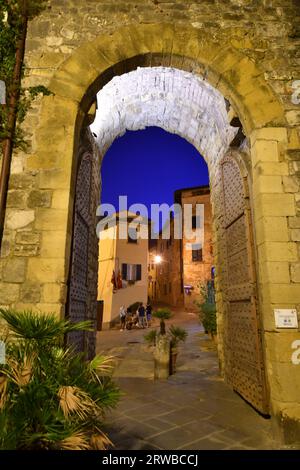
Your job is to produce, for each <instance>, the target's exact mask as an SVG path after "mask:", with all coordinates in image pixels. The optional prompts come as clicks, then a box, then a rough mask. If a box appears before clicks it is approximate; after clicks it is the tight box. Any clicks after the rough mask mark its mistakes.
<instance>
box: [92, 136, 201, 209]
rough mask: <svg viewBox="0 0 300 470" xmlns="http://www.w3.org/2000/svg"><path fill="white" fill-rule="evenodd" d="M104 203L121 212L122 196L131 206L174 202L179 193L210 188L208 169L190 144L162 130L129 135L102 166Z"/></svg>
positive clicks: (118, 141) (116, 146) (102, 200)
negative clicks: (194, 187) (180, 191)
mask: <svg viewBox="0 0 300 470" xmlns="http://www.w3.org/2000/svg"><path fill="white" fill-rule="evenodd" d="M101 175H102V197H101V202H102V203H110V204H113V205H114V206H115V208H116V210H117V211H118V207H119V205H118V197H119V195H127V196H128V206H129V205H131V204H134V203H143V204H145V205H146V206H147V208H148V210H149V216H150V205H151V204H152V203H157V204H162V203H167V204H169V205H172V204H173V202H174V191H175V190H176V189H182V188H188V187H192V186H200V185H206V184H208V170H207V165H206V163H205V161H204V159H203V158H202V157H201V155H200V154H199V153H198V151H197V150H196V149H195V148H194V147H193V146H192V145H191V144H190V143H188V142H187V141H186V140H184V139H183V138H181V137H179V136H178V135H175V134H170V133H168V132H166V131H164V130H163V129H160V128H158V127H148V128H146V129H145V130H141V131H127V132H126V134H124V135H123V136H122V137H120V138H118V139H116V140H115V141H114V143H113V144H112V145H111V147H110V148H109V149H108V151H107V153H106V155H105V157H104V159H103V164H102V169H101Z"/></svg>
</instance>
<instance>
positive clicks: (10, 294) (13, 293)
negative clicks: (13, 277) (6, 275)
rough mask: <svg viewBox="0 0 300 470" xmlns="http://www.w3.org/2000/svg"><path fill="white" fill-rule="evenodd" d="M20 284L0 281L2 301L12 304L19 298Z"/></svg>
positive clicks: (3, 303) (2, 302) (2, 303)
mask: <svg viewBox="0 0 300 470" xmlns="http://www.w3.org/2000/svg"><path fill="white" fill-rule="evenodd" d="M19 292H20V285H19V284H9V283H7V282H0V303H1V305H10V304H12V303H14V302H16V301H17V300H18V299H19Z"/></svg>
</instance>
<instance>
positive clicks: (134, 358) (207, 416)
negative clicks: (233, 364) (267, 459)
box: [97, 312, 276, 450]
mask: <svg viewBox="0 0 300 470" xmlns="http://www.w3.org/2000/svg"><path fill="white" fill-rule="evenodd" d="M171 323H173V324H180V326H181V327H184V328H185V329H186V330H187V331H188V338H187V340H186V343H184V344H183V346H181V351H180V353H179V355H178V365H177V372H176V374H174V375H173V376H170V378H169V379H168V380H167V381H162V382H159V381H154V380H153V357H152V353H151V351H150V349H149V347H148V346H147V344H146V343H145V341H144V338H143V336H144V334H145V333H146V330H138V329H137V330H131V331H127V330H125V331H119V330H110V331H102V332H99V333H98V351H97V352H98V353H99V352H105V353H106V354H107V353H109V354H111V355H114V356H115V357H116V359H117V366H116V369H115V373H114V375H115V378H116V380H117V382H118V384H119V386H120V388H121V391H122V392H123V394H124V395H123V398H122V399H121V402H120V404H119V406H118V407H117V409H116V410H114V411H113V412H112V413H111V414H108V415H107V423H108V424H107V426H108V429H107V430H108V431H109V435H110V437H111V439H112V441H113V443H114V445H115V447H116V449H131V450H137V449H143V450H151V449H152V450H155V449H163V450H171V449H191V450H192V449H193V450H195V449H196V450H202V449H203V450H205V449H207V450H209V449H216V450H217V449H220V450H221V449H236V450H238V449H241V450H242V449H243V450H247V449H248V450H250V449H273V448H276V446H275V444H274V443H273V441H272V433H271V421H270V420H269V419H265V418H263V417H262V416H260V415H259V414H258V413H257V412H256V411H255V410H254V409H253V408H252V407H251V406H250V405H248V404H247V403H246V402H245V401H244V400H243V399H242V398H240V396H239V395H237V394H236V393H234V392H233V391H232V390H231V389H230V388H229V387H228V386H227V385H226V384H225V383H224V382H223V380H222V378H221V377H220V375H219V368H218V359H217V352H216V346H215V344H214V343H213V342H212V341H211V340H209V339H208V337H207V335H205V334H204V332H203V328H202V327H201V325H199V323H198V319H197V316H196V315H195V314H189V313H180V312H177V313H176V317H175V318H174V319H172V320H170V321H169V324H171Z"/></svg>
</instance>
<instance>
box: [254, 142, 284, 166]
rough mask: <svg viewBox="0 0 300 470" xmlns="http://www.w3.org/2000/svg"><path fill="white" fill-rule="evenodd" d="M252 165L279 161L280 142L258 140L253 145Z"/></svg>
mask: <svg viewBox="0 0 300 470" xmlns="http://www.w3.org/2000/svg"><path fill="white" fill-rule="evenodd" d="M252 155H253V159H252V165H253V166H255V165H256V164H257V163H258V162H279V148H278V142H276V141H272V140H270V141H268V140H256V142H255V144H254V145H253V147H252Z"/></svg>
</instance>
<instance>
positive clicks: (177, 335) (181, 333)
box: [169, 325, 188, 350]
mask: <svg viewBox="0 0 300 470" xmlns="http://www.w3.org/2000/svg"><path fill="white" fill-rule="evenodd" d="M169 334H170V337H171V349H173V350H175V349H176V348H177V346H178V344H179V342H180V341H182V342H184V341H185V340H186V338H187V335H188V333H187V331H186V330H184V329H183V328H180V326H175V325H171V326H170V328H169Z"/></svg>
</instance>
